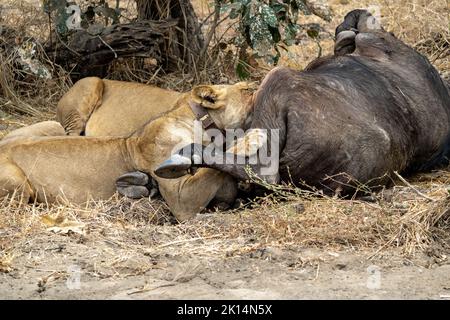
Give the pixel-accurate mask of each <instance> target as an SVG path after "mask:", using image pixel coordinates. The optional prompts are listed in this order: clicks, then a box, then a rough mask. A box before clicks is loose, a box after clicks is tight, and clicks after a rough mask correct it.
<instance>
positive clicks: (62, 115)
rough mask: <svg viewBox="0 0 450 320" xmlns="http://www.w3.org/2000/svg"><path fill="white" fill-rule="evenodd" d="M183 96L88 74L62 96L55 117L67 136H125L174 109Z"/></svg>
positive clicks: (147, 86) (173, 92)
mask: <svg viewBox="0 0 450 320" xmlns="http://www.w3.org/2000/svg"><path fill="white" fill-rule="evenodd" d="M180 96H181V93H179V92H176V91H172V90H166V89H161V88H158V87H153V86H150V85H145V84H140V83H133V82H125V81H114V80H106V79H103V80H102V79H100V78H97V77H89V78H84V79H81V80H79V81H78V82H76V83H75V84H74V85H73V87H72V88H70V90H69V91H67V93H66V94H65V95H64V96H63V97H62V98H61V100H60V101H59V102H58V105H57V108H56V119H57V121H58V122H59V123H61V125H62V126H63V127H64V129H65V130H66V133H67V134H68V135H75V136H79V135H86V136H96V137H100V136H123V137H124V136H128V135H130V134H132V133H133V132H135V131H136V130H137V129H139V128H140V127H142V126H143V125H144V124H145V123H146V122H147V121H149V120H150V119H152V118H154V117H156V116H159V115H161V114H162V113H164V112H166V111H168V110H170V109H171V108H173V107H174V106H175V104H176V102H177V100H178V99H179V98H180Z"/></svg>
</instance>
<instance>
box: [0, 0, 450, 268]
mask: <svg viewBox="0 0 450 320" xmlns="http://www.w3.org/2000/svg"><path fill="white" fill-rule="evenodd" d="M2 3H3V2H2ZM8 3H20V4H21V7H20V8H21V9H20V10H23V12H26V14H27V15H28V17H30V16H33V17H34V15H37V14H38V13H37V11H36V8H34V7H30V5H29V4H27V2H26V1H19V2H17V1H13V0H10V1H8ZM204 3H205V1H198V2H196V5H197V6H196V8H197V9H198V8H200V9H202V8H203V9H202V10H204V11H205V12H204V13H203V14H207V12H208V10H209V9H208V7H207V6H206V7H205V4H204ZM330 3H331V5H332V7H333V10H334V12H335V18H334V19H333V20H332V21H331V22H330V23H324V22H321V23H322V25H323V26H324V28H325V29H326V30H327V31H328V32H332V31H333V30H334V28H335V27H336V26H337V24H338V23H339V22H340V21H341V19H342V17H343V15H344V13H345V12H347V11H349V10H351V9H354V8H356V7H359V8H360V7H367V6H368V5H370V4H372V5H373V4H375V5H380V7H381V12H382V16H383V24H384V25H385V27H386V28H387V29H388V30H390V31H393V32H394V33H395V34H396V35H397V36H399V37H400V38H401V39H403V40H404V41H406V42H407V43H408V44H410V45H412V46H414V47H416V48H417V49H418V50H420V51H421V52H423V53H424V54H426V55H427V56H428V57H429V59H430V60H431V61H433V63H434V64H435V66H436V67H437V68H438V69H439V70H440V71H442V72H448V71H449V70H450V56H449V50H448V47H446V46H448V43H449V39H450V30H449V22H448V14H449V11H448V10H449V8H448V2H446V1H445V0H433V1H431V2H430V1H421V0H417V1H393V0H370V1H354V0H332V1H330ZM22 8H23V9H22ZM33 8H34V9H33ZM200 9H199V10H200ZM13 17H15V19H17V20H15V22H14V25H15V26H19V27H20V28H24V29H23V30H26V32H27V34H28V35H31V36H33V37H36V38H42V37H43V35H45V31H43V30H42V28H40V29H39V28H36V27H35V26H34V27H33V24H31V25H30V26H29V27H28V26H27V24H26V20H25V19H24V18H23V17H24V16H20V17H19V16H17V15H16V16H14V15H11V16H8V17H6V18H8V19H13ZM3 18H4V20H5V17H3ZM44 18H45V17H44ZM44 18H43V17H42V15H40V16H39V18H37V21H38V22H39V21H41V22H39V23H44V22H43V21H44V20H42V19H44ZM39 19H41V20H39ZM303 19H305V20H304V21H305V22H319V21H316V18H314V17H305V18H303ZM8 21H11V20H8ZM3 22H5V21H3ZM39 32H43V33H44V34H40V33H39ZM322 37H323V39H322V40H321V46H322V48H323V51H324V54H327V53H331V49H332V44H333V39H332V38H331V37H330V36H327V35H326V34H324V35H323V36H322ZM445 48H447V49H445ZM317 53H318V47H317V44H316V43H315V42H313V41H311V40H310V39H308V38H306V37H301V38H300V42H299V45H298V46H294V47H292V48H291V49H290V51H289V52H287V53H286V54H285V55H284V56H283V58H282V60H281V64H284V65H288V66H290V67H294V68H303V67H304V66H305V65H306V64H307V63H308V62H309V61H311V60H312V59H313V58H315V57H316V56H317ZM41 58H42V59H43V60H44V61H45V56H41ZM12 59H13V56H11V54H8V53H6V52H0V138H1V137H2V136H3V135H4V134H6V133H7V132H8V131H10V130H12V129H14V128H17V127H19V126H22V125H26V124H30V123H33V122H37V121H41V120H44V119H50V118H52V117H53V116H54V106H55V105H56V101H57V100H58V99H59V97H60V96H61V94H63V93H64V92H65V91H66V90H67V89H68V87H69V86H70V81H69V80H68V77H67V75H66V74H65V73H64V72H62V71H57V72H54V75H56V76H55V77H54V78H53V79H52V80H48V81H45V80H42V79H39V78H36V77H35V78H33V77H31V76H30V75H25V76H22V77H23V78H22V79H23V80H21V81H17V80H15V79H17V75H16V74H15V72H16V71H15V70H14V68H13V67H12V66H13V64H12ZM46 62H47V63H48V65H49V66H51V68H53V70H54V71H55V70H58V67H57V66H53V65H52V64H51V63H50V62H49V61H46ZM127 63H130V65H127V64H121V65H119V66H118V67H117V68H118V69H115V71H114V70H112V74H113V77H116V78H123V77H125V78H126V79H128V80H133V81H141V82H145V83H154V84H158V85H161V86H164V87H170V88H172V89H178V90H187V89H189V87H190V86H192V85H193V84H195V83H196V82H197V81H200V80H199V79H203V81H205V80H204V79H208V77H211V74H215V75H214V77H216V78H214V79H212V78H211V81H212V82H224V81H234V80H236V79H234V78H232V77H230V74H229V73H221V72H220V70H219V71H218V72H211V73H209V72H208V70H203V71H199V72H203V74H202V75H201V76H188V75H184V76H180V75H178V76H174V75H172V76H170V77H169V76H167V75H162V74H159V73H158V72H154V73H153V74H146V73H143V72H138V71H136V69H134V68H133V64H132V62H127ZM261 67H262V68H265V66H261ZM114 72H115V74H114ZM264 72H265V71H264ZM217 77H219V78H217ZM409 181H410V183H411V185H409V186H405V185H403V186H402V183H399V184H400V185H399V186H396V187H394V188H392V189H389V190H385V191H384V192H382V193H380V194H379V195H378V196H377V197H376V202H373V203H368V202H361V201H357V200H351V201H349V200H339V199H334V198H329V197H317V196H311V195H309V194H307V193H298V192H297V191H294V192H293V193H290V195H289V196H287V199H286V196H283V197H277V196H274V195H272V196H270V197H268V198H264V199H259V200H258V201H257V202H256V203H254V204H252V205H250V206H248V207H246V208H243V209H239V210H235V211H233V212H227V213H209V214H205V215H200V216H199V218H198V219H194V220H192V221H189V222H186V223H183V224H174V223H173V220H172V219H173V218H172V216H171V215H170V214H169V211H168V209H167V207H166V205H165V204H164V202H162V201H161V200H154V201H151V202H150V201H148V200H147V199H143V200H140V201H130V200H126V199H118V198H113V199H110V200H109V201H100V202H96V203H90V204H88V205H86V206H84V207H78V206H74V205H72V204H61V205H51V206H47V205H45V204H39V205H38V204H35V205H26V206H20V205H17V204H16V203H14V202H10V201H8V200H3V202H0V272H1V271H8V270H10V268H11V266H12V265H13V264H14V258H15V257H17V256H20V255H23V254H24V252H23V251H22V249H23V247H24V246H25V245H27V246H29V245H30V244H33V243H36V245H38V243H39V239H40V238H41V237H42V235H45V234H48V233H49V232H50V231H48V226H46V225H45V224H44V223H43V222H42V217H43V216H46V215H49V216H54V217H58V216H59V217H65V218H66V219H68V220H70V221H78V222H82V223H83V224H84V228H83V232H82V234H77V233H73V232H72V233H71V232H69V234H68V236H69V237H71V238H74V239H76V241H83V238H84V237H88V238H89V239H91V240H92V241H94V242H95V241H96V240H99V239H102V240H104V241H109V242H111V243H114V244H115V245H117V246H119V247H121V248H126V250H128V251H127V252H130V254H131V253H132V252H137V251H139V252H142V251H145V252H146V253H148V254H150V255H151V254H158V253H164V252H168V251H172V250H176V251H177V252H183V253H187V254H197V255H203V256H209V255H220V256H226V255H239V254H242V253H245V252H248V251H250V250H253V249H255V248H258V247H261V246H265V245H273V246H282V247H289V246H317V247H321V248H323V247H333V248H335V247H339V248H342V247H344V248H353V249H370V250H371V252H373V254H376V253H379V252H381V251H383V250H385V249H388V248H394V247H397V248H400V249H401V250H402V251H403V252H404V253H405V254H407V255H411V254H414V253H416V252H418V251H424V250H426V249H427V248H429V247H430V246H435V245H439V246H441V247H444V248H445V249H446V250H449V249H450V248H449V243H450V213H449V212H450V198H449V188H450V172H447V171H439V172H435V173H432V174H425V175H419V176H417V177H414V178H413V179H412V180H409ZM418 191H419V192H418ZM296 193H297V194H296ZM421 194H422V195H426V196H425V197H424V196H422V195H421ZM430 198H431V199H432V200H430ZM120 259H126V257H120Z"/></svg>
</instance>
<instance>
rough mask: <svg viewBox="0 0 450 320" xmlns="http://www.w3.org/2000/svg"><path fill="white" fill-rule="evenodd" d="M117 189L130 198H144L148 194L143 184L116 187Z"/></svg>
mask: <svg viewBox="0 0 450 320" xmlns="http://www.w3.org/2000/svg"><path fill="white" fill-rule="evenodd" d="M117 191H118V192H119V193H120V194H121V195H123V196H124V197H127V198H131V199H140V198H146V197H148V196H149V195H150V191H148V189H147V187H145V186H128V187H117Z"/></svg>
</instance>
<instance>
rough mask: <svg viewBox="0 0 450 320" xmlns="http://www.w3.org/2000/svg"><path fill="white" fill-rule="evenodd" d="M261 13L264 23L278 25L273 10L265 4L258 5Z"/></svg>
mask: <svg viewBox="0 0 450 320" xmlns="http://www.w3.org/2000/svg"><path fill="white" fill-rule="evenodd" d="M260 11H261V15H262V18H263V20H264V22H265V23H267V25H269V26H271V27H272V28H276V27H278V20H277V16H276V15H275V11H273V9H272V8H271V7H269V6H268V5H267V4H262V5H261V7H260Z"/></svg>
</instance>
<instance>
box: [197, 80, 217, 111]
mask: <svg viewBox="0 0 450 320" xmlns="http://www.w3.org/2000/svg"><path fill="white" fill-rule="evenodd" d="M221 94H222V92H221V90H220V89H217V88H214V87H213V86H205V85H202V86H196V87H194V88H193V89H192V92H191V98H192V100H193V102H196V103H199V104H201V105H202V106H203V107H205V108H209V109H218V108H220V107H221V106H222V104H221V103H219V97H220V96H221Z"/></svg>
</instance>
